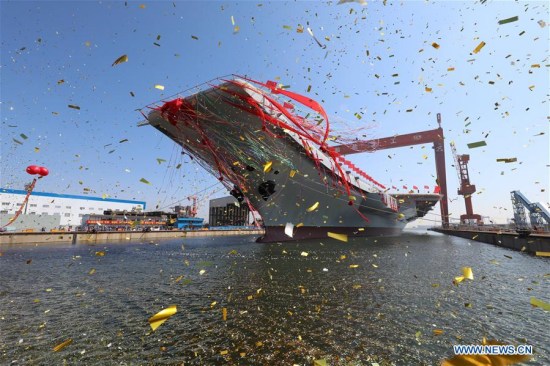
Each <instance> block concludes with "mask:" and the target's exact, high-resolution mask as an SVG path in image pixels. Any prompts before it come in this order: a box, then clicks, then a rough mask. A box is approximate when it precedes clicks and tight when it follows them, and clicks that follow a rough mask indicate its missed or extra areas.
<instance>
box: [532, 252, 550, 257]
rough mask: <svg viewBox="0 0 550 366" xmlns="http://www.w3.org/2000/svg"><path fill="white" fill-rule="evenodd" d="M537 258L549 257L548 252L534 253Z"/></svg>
mask: <svg viewBox="0 0 550 366" xmlns="http://www.w3.org/2000/svg"><path fill="white" fill-rule="evenodd" d="M535 254H536V255H537V256H539V257H550V252H535Z"/></svg>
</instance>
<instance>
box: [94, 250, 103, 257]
mask: <svg viewBox="0 0 550 366" xmlns="http://www.w3.org/2000/svg"><path fill="white" fill-rule="evenodd" d="M95 255H97V256H98V257H104V256H105V252H103V251H102V252H95Z"/></svg>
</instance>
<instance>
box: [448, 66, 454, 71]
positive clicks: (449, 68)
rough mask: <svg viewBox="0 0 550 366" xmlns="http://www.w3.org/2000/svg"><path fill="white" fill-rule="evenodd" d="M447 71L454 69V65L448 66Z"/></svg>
mask: <svg viewBox="0 0 550 366" xmlns="http://www.w3.org/2000/svg"><path fill="white" fill-rule="evenodd" d="M447 71H455V68H454V67H448V68H447Z"/></svg>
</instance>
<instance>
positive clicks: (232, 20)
mask: <svg viewBox="0 0 550 366" xmlns="http://www.w3.org/2000/svg"><path fill="white" fill-rule="evenodd" d="M231 25H235V18H233V15H231Z"/></svg>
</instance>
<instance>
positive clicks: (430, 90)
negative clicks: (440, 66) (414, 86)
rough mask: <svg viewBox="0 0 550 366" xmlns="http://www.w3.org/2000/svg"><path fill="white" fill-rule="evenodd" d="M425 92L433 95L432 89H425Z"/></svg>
mask: <svg viewBox="0 0 550 366" xmlns="http://www.w3.org/2000/svg"><path fill="white" fill-rule="evenodd" d="M424 90H425V91H426V93H431V92H432V88H428V87H425V88H424Z"/></svg>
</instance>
